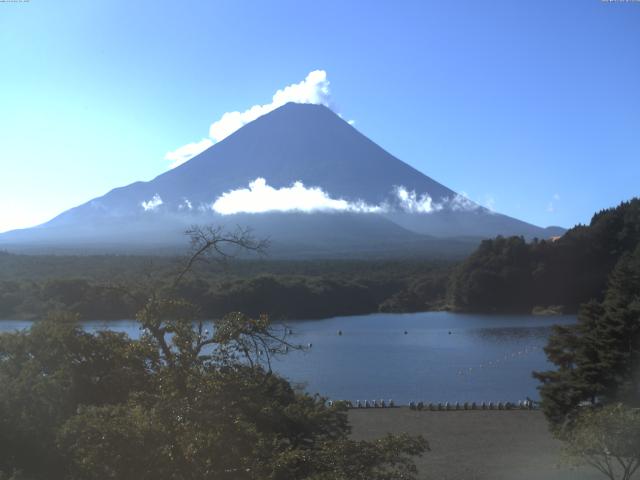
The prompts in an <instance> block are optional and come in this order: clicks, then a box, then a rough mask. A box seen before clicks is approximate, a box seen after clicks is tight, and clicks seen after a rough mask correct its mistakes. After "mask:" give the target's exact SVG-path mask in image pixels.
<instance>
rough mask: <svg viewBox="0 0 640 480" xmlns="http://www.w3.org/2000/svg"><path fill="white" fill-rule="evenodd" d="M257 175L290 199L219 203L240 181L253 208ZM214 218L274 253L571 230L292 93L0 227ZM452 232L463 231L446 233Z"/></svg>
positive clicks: (45, 230)
mask: <svg viewBox="0 0 640 480" xmlns="http://www.w3.org/2000/svg"><path fill="white" fill-rule="evenodd" d="M256 179H263V180H261V181H262V182H263V186H264V187H265V189H266V190H268V191H267V193H268V194H271V195H276V196H277V197H278V198H280V199H282V198H285V197H284V196H283V194H284V192H285V191H287V192H289V196H288V197H286V198H285V201H284V207H283V206H282V202H281V205H280V206H279V210H278V209H276V210H275V211H274V210H269V211H266V212H261V213H250V212H252V210H251V209H250V208H249V209H245V210H243V209H242V207H243V205H239V204H238V205H239V206H238V209H237V211H238V213H233V214H226V213H228V212H225V211H220V210H216V209H215V208H213V206H215V205H216V204H215V202H216V201H217V200H219V199H220V198H223V197H224V195H225V193H228V192H232V191H236V192H237V191H239V190H242V189H244V194H246V195H248V197H246V198H253V200H251V201H253V202H254V205H253V207H252V208H255V207H256V205H255V203H256V202H257V203H260V202H261V199H262V197H260V196H259V195H258V193H257V192H250V191H249V190H248V188H249V185H250V184H251V182H255V181H256ZM295 182H301V185H300V184H298V187H297V190H295V189H294V190H287V189H291V188H292V185H294V184H295ZM254 185H257V184H254ZM300 193H302V194H305V195H306V196H307V197H309V196H312V197H313V198H315V199H316V200H317V199H318V198H319V199H320V201H321V202H324V203H325V204H326V205H325V204H322V205H320V206H318V208H309V209H307V210H308V211H301V210H305V205H306V204H301V205H297V204H296V203H295V202H296V201H297V200H296V196H295V195H299V194H300ZM307 197H305V199H306V198H307ZM305 201H306V200H305ZM236 204H237V202H236ZM258 207H260V205H258ZM298 207H299V208H298ZM234 211H235V210H234ZM212 223H213V224H222V225H228V226H235V225H242V226H248V227H251V228H253V230H254V233H255V235H256V236H258V237H269V238H271V241H272V245H273V247H272V248H273V252H274V253H275V254H278V255H280V254H282V255H291V256H304V255H310V256H314V255H315V256H318V255H319V256H340V255H346V256H348V255H352V254H355V253H357V252H369V253H371V254H372V255H381V254H395V253H397V252H402V253H403V254H407V253H410V252H413V251H414V250H415V251H422V252H425V251H428V252H430V253H432V254H436V255H437V254H440V253H443V252H453V254H463V253H468V252H469V251H471V250H472V249H473V248H474V246H475V244H477V241H478V240H479V239H480V238H486V237H491V236H495V235H499V234H501V235H524V236H525V237H527V238H533V237H539V238H548V237H551V236H554V235H558V234H561V233H562V232H563V231H564V230H563V229H561V228H559V227H551V228H548V229H544V228H540V227H537V226H535V225H531V224H528V223H526V222H522V221H520V220H517V219H514V218H511V217H508V216H505V215H501V214H498V213H494V212H491V211H489V210H487V209H485V208H483V207H481V206H479V205H477V204H475V203H473V202H471V201H470V200H468V199H466V198H464V197H462V196H460V195H458V194H457V193H456V192H454V191H452V190H451V189H449V188H447V187H445V186H444V185H441V184H440V183H438V182H436V181H435V180H433V179H431V178H429V177H428V176H426V175H424V174H423V173H421V172H419V171H417V170H416V169H414V168H412V167H411V166H409V165H407V164H406V163H404V162H402V161H400V160H398V159H397V158H395V157H394V156H392V155H391V154H389V153H388V152H386V151H385V150H384V149H382V148H380V147H379V146H378V145H376V144H375V143H373V142H372V141H371V140H369V139H368V138H366V137H365V136H364V135H362V134H361V133H359V132H358V131H357V130H356V129H355V128H353V127H352V126H351V125H349V124H348V123H347V122H345V121H344V120H342V118H340V117H339V116H338V115H336V114H335V113H333V112H332V111H331V110H329V109H328V108H326V107H324V106H318V105H301V104H293V103H290V104H287V105H285V106H283V107H280V108H278V109H277V110H274V111H273V112H271V113H269V114H267V115H264V116H263V117H260V118H258V119H257V120H255V121H253V122H251V123H249V124H247V125H245V126H244V127H243V128H241V129H239V130H238V131H237V132H235V133H234V134H232V135H230V136H229V137H227V138H226V139H224V140H223V141H221V142H219V143H217V144H215V145H214V146H213V147H211V148H209V149H208V150H206V151H204V152H202V153H201V154H200V155H198V156H196V157H194V158H192V159H191V160H190V161H188V162H186V163H185V164H183V165H180V166H178V167H177V168H175V169H172V170H169V171H167V172H165V173H163V174H162V175H159V176H158V177H156V178H155V179H153V180H151V181H149V182H136V183H133V184H131V185H128V186H126V187H121V188H116V189H114V190H112V191H110V192H109V193H107V194H106V195H104V196H102V197H99V198H95V199H93V200H90V201H88V202H87V203H84V204H82V205H80V206H78V207H75V208H72V209H70V210H68V211H66V212H63V213H61V214H60V215H58V216H57V217H56V218H54V219H53V220H51V221H49V222H47V223H45V224H43V225H40V226H38V227H35V228H30V229H25V230H20V231H13V232H8V233H5V234H2V235H0V247H4V248H9V249H11V250H16V249H17V250H23V251H29V250H32V251H33V250H56V249H72V250H74V249H75V250H90V251H96V250H97V251H103V250H106V251H111V250H122V249H125V250H145V249H150V248H153V249H160V250H162V249H173V248H183V247H184V245H185V239H184V237H183V235H182V232H183V231H184V230H185V228H186V227H188V226H190V225H192V224H212ZM444 238H455V239H456V240H454V241H444V240H439V239H444Z"/></svg>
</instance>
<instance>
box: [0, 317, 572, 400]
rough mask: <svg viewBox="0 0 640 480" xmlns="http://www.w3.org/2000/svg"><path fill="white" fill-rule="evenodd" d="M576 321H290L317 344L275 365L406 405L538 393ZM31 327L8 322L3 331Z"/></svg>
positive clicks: (131, 330) (333, 389)
mask: <svg viewBox="0 0 640 480" xmlns="http://www.w3.org/2000/svg"><path fill="white" fill-rule="evenodd" d="M575 321H576V319H575V317H574V316H568V315H567V316H552V317H540V316H534V315H478V314H459V313H450V312H425V313H412V314H371V315H362V316H349V317H334V318H328V319H325V320H304V321H290V322H287V325H288V326H289V327H290V328H291V329H292V330H293V335H292V337H291V341H292V343H299V344H303V345H307V344H309V343H310V344H312V347H311V348H309V349H307V351H294V352H290V353H289V354H288V355H285V356H283V357H279V358H277V359H276V360H275V361H274V362H273V368H274V370H276V371H277V372H279V373H280V374H282V375H284V376H285V377H287V378H288V379H289V380H291V381H292V382H294V383H303V384H304V386H305V389H306V390H307V391H308V392H309V393H312V394H313V393H316V392H318V393H320V394H322V395H323V396H327V397H330V398H333V399H345V400H352V401H355V400H365V399H367V400H373V399H385V400H388V399H393V400H394V401H395V402H396V403H399V404H406V403H409V401H412V400H413V401H425V402H465V401H468V402H483V401H486V402H489V401H492V402H498V401H503V402H504V401H515V402H517V401H518V400H523V399H524V398H525V397H527V396H528V397H530V398H533V399H537V398H539V396H538V392H537V390H536V387H537V385H538V382H537V381H536V380H534V379H533V378H532V377H531V372H532V371H533V370H545V369H549V368H551V367H552V365H551V364H549V363H548V362H547V360H546V356H545V354H544V351H543V347H544V346H545V345H546V342H547V338H548V336H549V334H550V333H551V327H552V325H554V324H563V325H566V324H570V323H574V322H575ZM29 325H30V322H25V321H11V320H5V321H0V332H1V331H11V330H16V329H22V328H28V327H29ZM83 325H84V327H85V328H86V329H87V330H88V331H95V330H99V329H104V328H108V329H111V330H116V331H122V332H126V333H128V334H129V335H130V336H131V337H137V336H138V335H139V333H140V332H139V329H138V324H137V323H136V322H135V321H132V320H121V321H110V322H85V323H84V324H83ZM338 331H341V332H342V335H338ZM405 332H406V334H405Z"/></svg>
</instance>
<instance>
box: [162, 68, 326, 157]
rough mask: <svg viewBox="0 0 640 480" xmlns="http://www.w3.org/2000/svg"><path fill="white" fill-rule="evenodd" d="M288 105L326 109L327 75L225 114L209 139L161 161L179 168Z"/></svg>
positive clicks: (318, 72) (311, 77)
mask: <svg viewBox="0 0 640 480" xmlns="http://www.w3.org/2000/svg"><path fill="white" fill-rule="evenodd" d="M289 102H295V103H311V104H315V105H324V106H326V107H329V106H330V103H331V92H330V90H329V80H328V79H327V72H325V71H324V70H314V71H313V72H310V73H309V74H308V75H307V76H306V78H305V79H304V80H303V81H301V82H299V83H294V84H292V85H288V86H286V87H284V88H282V89H280V90H278V91H277V92H276V93H274V94H273V97H272V99H271V103H267V104H264V105H254V106H253V107H251V108H249V109H247V110H245V111H244V112H227V113H225V114H224V115H222V117H221V118H220V120H217V121H215V122H214V123H212V124H211V126H210V127H209V138H203V139H202V140H200V141H199V142H194V143H188V144H187V145H183V146H182V147H179V148H177V149H175V150H173V151H171V152H167V153H166V154H165V156H164V158H165V160H168V161H170V162H171V164H170V166H169V168H175V167H177V166H179V165H182V164H183V163H184V162H186V161H187V160H190V159H191V158H193V157H195V156H196V155H198V154H199V153H202V152H203V151H205V150H206V149H207V148H209V147H211V146H212V145H213V144H214V143H217V142H219V141H221V140H223V139H225V138H226V137H228V136H229V135H231V134H232V133H233V132H235V131H236V130H238V129H240V128H241V127H243V126H244V125H246V124H247V123H249V122H252V121H253V120H255V119H257V118H259V117H261V116H262V115H266V114H267V113H269V112H272V111H273V110H275V109H276V108H279V107H281V106H283V105H285V104H287V103H289Z"/></svg>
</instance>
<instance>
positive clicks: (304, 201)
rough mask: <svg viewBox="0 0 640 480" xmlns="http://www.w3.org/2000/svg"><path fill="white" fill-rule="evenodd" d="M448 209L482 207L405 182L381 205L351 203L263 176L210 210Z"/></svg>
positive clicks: (230, 193)
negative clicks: (279, 184) (433, 195)
mask: <svg viewBox="0 0 640 480" xmlns="http://www.w3.org/2000/svg"><path fill="white" fill-rule="evenodd" d="M445 208H448V209H449V210H453V211H471V210H475V209H477V208H480V207H479V205H478V204H476V203H474V202H472V201H471V200H469V199H468V198H467V197H464V196H462V195H456V196H454V197H452V198H445V199H443V200H442V201H441V202H435V201H434V200H433V199H432V198H431V196H429V194H427V193H422V194H418V193H416V192H415V190H408V189H407V188H406V187H404V186H402V185H399V186H395V187H394V188H393V189H392V191H391V192H389V196H388V200H386V201H384V202H381V203H379V204H378V205H371V204H368V203H366V202H364V201H362V200H358V201H355V202H352V201H347V200H344V199H342V198H332V197H331V195H330V194H329V193H327V192H326V191H324V190H323V189H322V188H320V187H306V186H305V185H304V183H303V182H301V181H296V182H293V183H292V184H291V186H290V187H282V188H274V187H272V186H271V185H269V184H268V183H267V181H266V180H265V179H264V178H262V177H258V178H256V179H255V180H253V181H252V182H250V183H249V187H248V188H238V189H233V190H229V191H227V192H224V193H223V194H222V195H220V196H219V197H218V198H217V199H216V200H215V201H214V202H213V203H212V204H211V210H213V211H214V212H216V213H219V214H221V215H232V214H237V213H265V212H307V213H311V212H319V211H323V212H328V211H336V212H354V213H389V212H394V211H400V212H405V213H421V214H429V213H433V212H439V211H441V210H443V209H445Z"/></svg>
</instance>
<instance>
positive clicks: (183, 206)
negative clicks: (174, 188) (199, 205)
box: [178, 198, 193, 210]
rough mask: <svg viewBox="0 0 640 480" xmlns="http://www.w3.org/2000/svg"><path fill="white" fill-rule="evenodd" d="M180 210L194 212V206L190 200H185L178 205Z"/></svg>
mask: <svg viewBox="0 0 640 480" xmlns="http://www.w3.org/2000/svg"><path fill="white" fill-rule="evenodd" d="M178 210H193V204H192V203H191V200H189V199H188V198H184V199H183V200H182V203H181V204H180V205H178Z"/></svg>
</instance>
